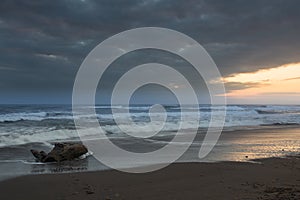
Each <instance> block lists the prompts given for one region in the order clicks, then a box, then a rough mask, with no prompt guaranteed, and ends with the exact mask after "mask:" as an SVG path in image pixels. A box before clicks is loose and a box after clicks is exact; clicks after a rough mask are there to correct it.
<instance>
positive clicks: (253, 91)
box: [223, 63, 300, 98]
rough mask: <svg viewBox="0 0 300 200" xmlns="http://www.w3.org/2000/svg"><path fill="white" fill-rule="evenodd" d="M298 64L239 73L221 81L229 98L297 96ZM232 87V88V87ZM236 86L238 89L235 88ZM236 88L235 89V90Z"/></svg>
mask: <svg viewBox="0 0 300 200" xmlns="http://www.w3.org/2000/svg"><path fill="white" fill-rule="evenodd" d="M299 74H300V63H290V64H286V65H282V66H278V67H275V68H271V69H266V70H259V71H256V72H253V73H239V74H234V75H232V76H229V77H225V78H224V79H223V80H224V82H225V84H226V86H227V87H228V90H227V91H228V93H227V96H228V97H231V98H244V97H259V98H262V97H263V96H273V97H274V98H276V97H278V96H281V97H282V96H285V95H286V96H299V94H300V77H299ZM232 86H233V87H232ZM237 86H238V87H237ZM235 87H237V88H235Z"/></svg>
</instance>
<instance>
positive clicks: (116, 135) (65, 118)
mask: <svg viewBox="0 0 300 200" xmlns="http://www.w3.org/2000/svg"><path fill="white" fill-rule="evenodd" d="M111 108H112V107H111V106H110V105H97V106H95V110H96V113H97V118H98V120H99V124H101V126H102V128H103V129H104V130H106V135H107V137H108V138H110V139H111V140H113V141H115V143H116V144H119V146H121V147H124V148H125V149H126V148H127V149H129V150H131V151H136V152H143V151H145V149H148V150H149V149H151V148H159V147H162V146H163V145H165V144H167V143H168V142H169V141H170V138H172V137H173V135H172V134H175V131H176V130H178V128H179V122H180V116H181V114H184V115H186V116H188V119H189V122H190V123H188V124H186V126H185V127H182V128H183V129H186V130H187V132H188V131H189V130H190V129H191V128H192V127H198V135H197V137H196V138H198V142H197V141H195V143H194V144H193V145H192V146H191V148H190V149H189V150H188V151H187V153H186V154H184V155H183V157H182V158H181V159H179V160H178V162H194V161H199V160H197V153H196V152H197V151H198V150H199V145H201V142H199V141H201V138H202V139H203V135H205V130H206V128H207V127H208V125H209V122H210V113H211V111H212V110H214V111H218V110H221V109H222V108H223V107H222V106H210V105H199V106H198V105H197V106H184V109H182V108H181V107H180V106H179V105H164V108H165V110H166V112H167V119H166V123H165V124H164V126H163V129H162V130H161V131H160V133H159V134H160V137H153V138H151V139H149V140H146V142H145V141H142V142H140V141H139V140H132V139H130V138H128V137H126V135H125V134H124V133H123V132H122V130H126V132H128V133H135V132H136V131H139V132H141V129H138V130H137V129H135V128H134V127H132V126H130V125H128V124H126V123H125V124H121V126H122V130H121V129H120V128H119V127H118V125H117V124H116V122H115V120H114V118H113V116H112V113H111ZM113 108H114V109H115V110H116V111H117V115H116V116H115V117H118V119H119V121H122V118H126V117H127V116H126V115H125V114H124V113H123V111H124V110H125V109H129V111H130V114H131V118H132V120H133V121H134V122H135V123H137V124H138V125H140V127H142V132H143V133H147V132H149V131H150V132H151V131H152V130H154V129H155V128H156V126H160V122H157V124H156V123H151V124H150V123H149V122H150V117H149V109H150V108H151V105H130V107H127V106H122V105H118V106H114V107H113ZM198 109H199V110H200V123H199V122H198V120H197V117H198V115H197V110H198ZM155 115H158V116H159V115H163V113H159V112H157V113H155ZM76 117H80V118H83V119H85V120H88V119H89V117H90V116H87V115H82V116H81V115H76ZM195 123H196V124H195ZM189 125H190V127H189ZM298 127H299V128H300V106H298V105H286V106H285V105H227V107H226V119H225V126H224V130H223V133H222V135H221V138H220V140H219V142H218V143H217V145H216V147H215V149H214V150H213V151H212V152H211V153H210V154H209V156H207V158H205V159H203V160H202V161H204V162H218V161H248V160H249V159H255V158H263V157H272V156H283V155H287V154H291V153H295V152H299V150H300V134H299V129H297V128H298ZM286 128H296V129H292V130H294V131H285V134H282V133H281V131H280V130H283V129H286ZM261 130H264V131H261ZM295 130H296V131H295ZM143 133H141V134H143ZM243 133H244V134H243ZM61 141H79V138H78V135H77V132H76V128H75V125H74V121H73V114H72V106H71V105H1V106H0V180H1V179H4V178H7V177H11V176H17V175H23V174H31V173H52V172H68V171H81V170H84V171H89V170H103V169H107V167H106V166H104V165H101V164H99V162H98V161H97V160H96V159H94V158H93V156H92V154H93V152H89V155H87V158H82V159H81V160H78V161H76V162H68V163H63V164H59V165H58V164H53V163H52V164H42V163H36V162H35V160H34V158H33V156H32V155H31V153H30V149H39V150H45V151H49V150H51V148H52V147H53V143H55V142H61ZM132 144H134V145H132ZM245 155H247V156H245ZM246 157H247V158H246Z"/></svg>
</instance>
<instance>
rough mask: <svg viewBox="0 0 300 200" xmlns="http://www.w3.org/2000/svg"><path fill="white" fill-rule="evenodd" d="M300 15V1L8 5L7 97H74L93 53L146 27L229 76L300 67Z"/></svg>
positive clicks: (3, 49)
mask: <svg viewBox="0 0 300 200" xmlns="http://www.w3.org/2000/svg"><path fill="white" fill-rule="evenodd" d="M299 7H300V1H297V0H288V1H286V0H281V1H280V0H269V1H264V0H253V1H238V0H233V1H224V0H218V1H216V0H207V1H204V0H203V1H201V0H199V1H198V0H181V1H180V0H144V1H141V0H114V1H112V0H101V1H96V0H94V1H93V0H51V1H25V0H24V1H21V0H19V1H14V0H3V1H1V2H0V91H1V92H4V91H10V92H11V91H15V92H18V91H21V90H22V91H24V90H29V91H47V90H49V91H58V90H62V91H64V90H68V91H69V90H71V88H72V84H73V81H74V78H75V74H76V71H77V70H78V67H79V66H80V64H81V62H82V60H83V59H84V57H85V56H86V55H87V54H88V52H89V51H90V50H91V49H93V47H95V46H96V45H97V44H98V43H100V42H101V41H103V40H104V39H106V38H107V37H109V36H111V35H113V34H116V33H118V32H120V31H124V30H127V29H131V28H136V27H142V26H159V27H166V28H171V29H175V30H178V31H181V32H183V33H185V34H187V35H189V36H191V37H193V38H194V39H196V40H197V41H198V42H199V43H200V44H202V45H204V47H205V48H206V49H207V50H208V52H209V53H210V54H211V56H212V57H213V59H214V60H215V61H216V63H217V65H218V67H219V68H220V71H221V72H222V74H223V75H230V74H233V73H238V72H251V71H256V70H258V69H261V68H270V67H274V66H277V65H280V64H284V63H290V62H298V61H300V56H299V55H300V42H299V35H300V12H299ZM112 76H113V75H112ZM234 87H236V85H235V86H232V88H231V89H234ZM239 88H240V87H239Z"/></svg>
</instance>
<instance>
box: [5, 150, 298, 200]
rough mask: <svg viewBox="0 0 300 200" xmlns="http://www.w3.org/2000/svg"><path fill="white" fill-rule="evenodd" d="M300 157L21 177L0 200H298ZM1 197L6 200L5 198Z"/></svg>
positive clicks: (7, 183)
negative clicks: (142, 171) (144, 170)
mask: <svg viewBox="0 0 300 200" xmlns="http://www.w3.org/2000/svg"><path fill="white" fill-rule="evenodd" d="M299 177H300V155H297V156H287V157H285V158H265V159H257V160H254V162H228V161H223V162H216V163H174V164H171V165H169V166H168V167H166V168H164V169H161V170H158V171H156V172H150V173H145V174H128V173H124V172H119V171H116V170H105V171H93V172H75V173H63V174H41V175H25V176H22V177H17V178H13V179H9V180H4V181H2V182H0V193H1V196H2V199H12V200H14V199H24V200H26V199H28V200H29V199H30V200H32V199H44V200H48V199H49V200H50V199H61V200H62V199H64V200H68V199H74V200H76V199H91V200H92V199H106V200H108V199H146V200H148V199H149V200H150V199H164V200H166V199H170V200H171V199H185V198H186V199H199V198H200V199H202V198H203V199H299V198H300V178H299ZM3 197H4V198H3Z"/></svg>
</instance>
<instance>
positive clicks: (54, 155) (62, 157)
mask: <svg viewBox="0 0 300 200" xmlns="http://www.w3.org/2000/svg"><path fill="white" fill-rule="evenodd" d="M30 151H31V153H32V155H33V156H34V157H35V158H36V160H37V161H39V162H61V161H66V160H74V159H76V158H79V157H80V156H81V155H83V154H86V153H87V152H88V150H87V148H86V147H85V146H84V145H83V144H79V143H56V144H55V146H54V148H53V149H52V150H51V151H50V152H49V153H48V154H47V153H46V152H44V151H37V150H33V149H32V150H30Z"/></svg>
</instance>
